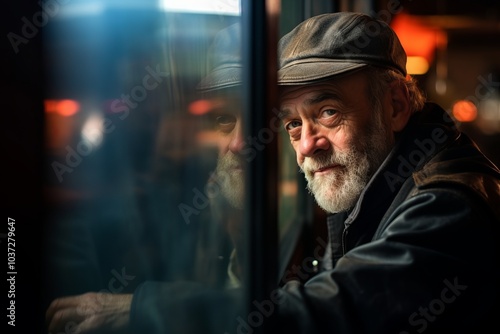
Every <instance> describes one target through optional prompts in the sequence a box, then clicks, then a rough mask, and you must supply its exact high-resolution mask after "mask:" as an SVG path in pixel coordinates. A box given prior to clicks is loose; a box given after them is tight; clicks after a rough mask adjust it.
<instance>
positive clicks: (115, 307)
mask: <svg viewBox="0 0 500 334" xmlns="http://www.w3.org/2000/svg"><path fill="white" fill-rule="evenodd" d="M132 296H133V295H132V294H111V293H96V292H89V293H85V294H83V295H78V296H71V297H63V298H58V299H55V300H54V301H53V302H52V303H51V304H50V306H49V308H48V309H47V312H46V314H45V318H46V321H47V324H48V330H49V333H53V334H57V333H72V334H77V333H78V334H83V333H110V332H112V333H127V332H128V329H129V319H130V305H131V303H132Z"/></svg>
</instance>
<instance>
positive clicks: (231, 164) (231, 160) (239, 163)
mask: <svg viewBox="0 0 500 334" xmlns="http://www.w3.org/2000/svg"><path fill="white" fill-rule="evenodd" d="M244 168H245V161H244V160H243V157H241V156H239V155H236V154H234V153H233V152H231V151H228V152H227V153H226V154H224V155H223V156H221V157H219V159H218V160H217V169H219V170H228V169H244Z"/></svg>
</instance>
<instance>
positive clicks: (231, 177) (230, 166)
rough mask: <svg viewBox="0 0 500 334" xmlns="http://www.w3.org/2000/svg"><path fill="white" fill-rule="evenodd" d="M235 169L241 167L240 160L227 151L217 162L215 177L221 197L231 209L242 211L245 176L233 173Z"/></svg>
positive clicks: (241, 173)
mask: <svg viewBox="0 0 500 334" xmlns="http://www.w3.org/2000/svg"><path fill="white" fill-rule="evenodd" d="M235 167H243V166H242V162H241V161H240V159H239V158H238V157H237V156H236V155H234V154H233V153H232V152H231V151H228V152H227V153H226V154H225V155H223V156H222V157H219V159H218V161H217V167H216V169H215V176H216V178H217V183H218V184H219V185H220V188H221V192H222V195H223V196H224V198H225V199H226V201H227V202H228V203H229V205H231V206H232V207H234V208H236V209H243V206H244V199H245V174H244V172H243V171H235V170H234V168H235Z"/></svg>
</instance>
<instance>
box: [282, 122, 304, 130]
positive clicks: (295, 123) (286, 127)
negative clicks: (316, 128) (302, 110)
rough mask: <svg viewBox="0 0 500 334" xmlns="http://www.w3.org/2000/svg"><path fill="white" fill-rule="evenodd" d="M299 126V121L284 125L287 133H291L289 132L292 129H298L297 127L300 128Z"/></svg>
mask: <svg viewBox="0 0 500 334" xmlns="http://www.w3.org/2000/svg"><path fill="white" fill-rule="evenodd" d="M301 125H302V123H301V122H299V121H291V122H288V123H287V124H286V125H285V129H286V130H287V131H291V130H293V129H295V128H298V127H299V126H301Z"/></svg>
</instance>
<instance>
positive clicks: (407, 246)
mask: <svg viewBox="0 0 500 334" xmlns="http://www.w3.org/2000/svg"><path fill="white" fill-rule="evenodd" d="M474 202H475V199H471V197H470V196H464V194H463V193H460V192H456V191H451V190H432V191H427V192H424V193H421V194H419V195H416V196H414V197H412V198H411V199H409V200H406V201H405V202H403V203H402V204H401V205H400V206H399V207H398V208H397V209H396V210H395V212H394V214H393V215H392V217H391V218H390V220H389V224H387V225H386V228H385V229H384V230H383V231H382V233H381V234H380V235H379V237H378V238H377V239H376V240H373V241H371V242H369V243H367V244H364V245H361V246H358V247H355V248H354V249H352V250H351V251H349V252H347V253H346V254H345V255H344V256H343V257H342V258H341V259H339V260H338V262H337V263H336V265H335V267H334V269H332V270H330V271H325V272H322V273H320V274H318V275H317V276H315V277H314V278H312V279H311V280H309V281H308V282H306V283H305V284H304V285H298V284H296V283H288V284H287V285H285V286H284V288H283V289H282V290H281V291H280V298H279V315H278V316H279V318H280V319H279V324H280V325H282V326H283V327H282V328H283V333H343V334H345V333H422V332H424V331H425V333H431V332H439V330H440V329H442V328H448V331H446V332H447V333H448V332H453V333H462V332H464V333H468V332H478V331H477V330H478V328H479V325H480V324H483V323H486V322H485V321H486V320H485V319H486V318H487V315H488V313H489V312H491V310H492V308H493V305H494V303H497V301H498V300H499V299H498V297H499V289H498V282H500V280H499V270H498V264H499V258H498V249H497V247H496V246H495V240H496V238H497V236H498V234H496V235H495V233H497V231H498V226H497V225H498V221H496V219H495V218H493V216H492V215H490V214H489V213H488V209H487V208H486V207H485V206H484V207H483V205H482V204H480V203H479V202H476V204H474ZM450 328H451V329H454V330H455V331H449V329H450ZM441 332H442V331H441Z"/></svg>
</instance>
